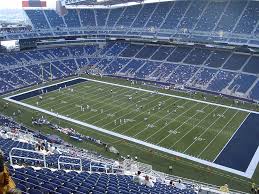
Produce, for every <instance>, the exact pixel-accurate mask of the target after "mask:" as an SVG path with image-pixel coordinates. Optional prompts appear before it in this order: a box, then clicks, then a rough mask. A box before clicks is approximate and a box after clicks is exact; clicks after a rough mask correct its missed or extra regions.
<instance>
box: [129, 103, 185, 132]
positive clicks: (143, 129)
mask: <svg viewBox="0 0 259 194" xmlns="http://www.w3.org/2000/svg"><path fill="white" fill-rule="evenodd" d="M179 100H180V99H178V100H177V101H176V102H178V101H179ZM173 103H175V102H173ZM186 103H188V102H187V101H186V102H184V103H183V104H182V105H181V106H183V105H185V104H186ZM178 109H179V108H177V109H176V110H178ZM184 112H185V111H184ZM171 114H172V112H170V113H168V114H166V115H165V116H163V117H161V118H159V119H158V120H156V121H155V122H153V123H151V124H156V123H157V122H159V121H161V120H162V119H164V118H166V117H168V116H169V115H171ZM177 117H178V116H177ZM177 117H176V118H177ZM174 120H175V119H174ZM171 121H172V120H171ZM169 123H171V122H169ZM163 128H164V127H162V128H160V129H159V130H162V129H163ZM147 129H148V127H146V128H144V129H143V130H141V131H139V132H138V133H136V134H135V135H133V137H136V136H137V135H139V134H140V133H143V132H144V131H146V130H147ZM159 130H158V131H159Z"/></svg>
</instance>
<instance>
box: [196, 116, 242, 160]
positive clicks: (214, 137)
mask: <svg viewBox="0 0 259 194" xmlns="http://www.w3.org/2000/svg"><path fill="white" fill-rule="evenodd" d="M238 113H239V111H236V113H235V114H234V115H233V116H232V117H231V119H229V121H228V122H227V123H226V124H225V125H224V127H222V129H221V130H220V131H219V132H218V133H217V135H216V136H215V137H214V138H213V139H212V140H211V141H210V142H209V143H208V144H207V145H206V147H205V148H204V149H203V150H202V151H201V152H200V153H199V155H198V156H197V157H200V155H201V154H202V153H203V152H204V151H205V150H206V149H207V148H208V147H209V146H210V144H211V143H212V142H213V141H214V140H215V139H216V138H217V137H218V135H219V134H220V133H221V132H222V131H223V130H224V129H225V128H226V127H227V125H228V124H229V123H230V122H231V121H232V120H233V119H234V118H235V116H236V115H237V114H238Z"/></svg>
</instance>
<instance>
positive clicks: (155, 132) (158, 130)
mask: <svg viewBox="0 0 259 194" xmlns="http://www.w3.org/2000/svg"><path fill="white" fill-rule="evenodd" d="M186 103H187V102H185V103H184V105H185V104H186ZM194 105H196V104H194ZM194 105H193V106H194ZM193 106H192V107H191V108H193ZM191 108H189V109H188V110H186V111H189V110H190V109H191ZM178 109H179V108H177V109H176V110H178ZM186 111H183V112H182V113H181V114H179V115H177V116H176V117H175V118H174V119H173V121H174V122H175V121H177V120H176V119H177V118H179V117H180V116H182V115H183V114H185V113H186ZM170 114H171V113H170ZM170 121H172V120H170ZM163 128H164V127H163ZM163 128H160V129H159V130H157V131H156V132H155V133H153V134H152V135H150V136H149V137H147V138H146V139H145V140H144V141H147V140H148V139H149V138H151V137H153V136H154V135H156V134H157V133H159V132H160V131H161V130H162V129H163Z"/></svg>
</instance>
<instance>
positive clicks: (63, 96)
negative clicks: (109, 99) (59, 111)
mask: <svg viewBox="0 0 259 194" xmlns="http://www.w3.org/2000/svg"><path fill="white" fill-rule="evenodd" d="M99 88H101V87H98V89H99ZM55 92H57V90H56V91H55ZM93 92H95V90H93V91H92V92H90V94H92V93H93ZM58 93H59V92H58ZM45 94H46V93H45ZM47 94H48V93H47ZM47 94H46V95H47ZM54 94H55V95H57V93H54ZM67 96H68V91H67V90H63V91H61V92H60V93H59V95H58V97H59V100H62V99H64V98H66V97H67ZM71 101H72V100H71ZM52 103H56V101H54V102H52V101H50V102H46V103H42V104H40V105H41V106H46V105H49V104H52ZM56 105H58V104H56Z"/></svg>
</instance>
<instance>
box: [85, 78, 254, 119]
mask: <svg viewBox="0 0 259 194" xmlns="http://www.w3.org/2000/svg"><path fill="white" fill-rule="evenodd" d="M82 79H86V80H89V81H93V82H98V83H103V84H108V85H114V86H120V87H124V88H130V89H134V90H139V91H144V92H149V93H154V91H152V90H147V89H142V88H136V87H131V86H125V85H120V84H115V83H110V82H105V81H99V80H94V79H88V78H82ZM157 94H160V95H163V96H171V97H174V98H181V99H184V100H189V101H193V102H199V103H203V104H210V105H214V106H220V107H224V108H228V109H233V110H239V111H244V112H248V113H255V114H259V112H257V111H252V110H248V109H243V108H238V107H235V106H228V105H223V104H217V103H214V102H206V101H202V100H197V99H192V98H189V97H183V96H177V95H173V94H167V93H163V92H157Z"/></svg>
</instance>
